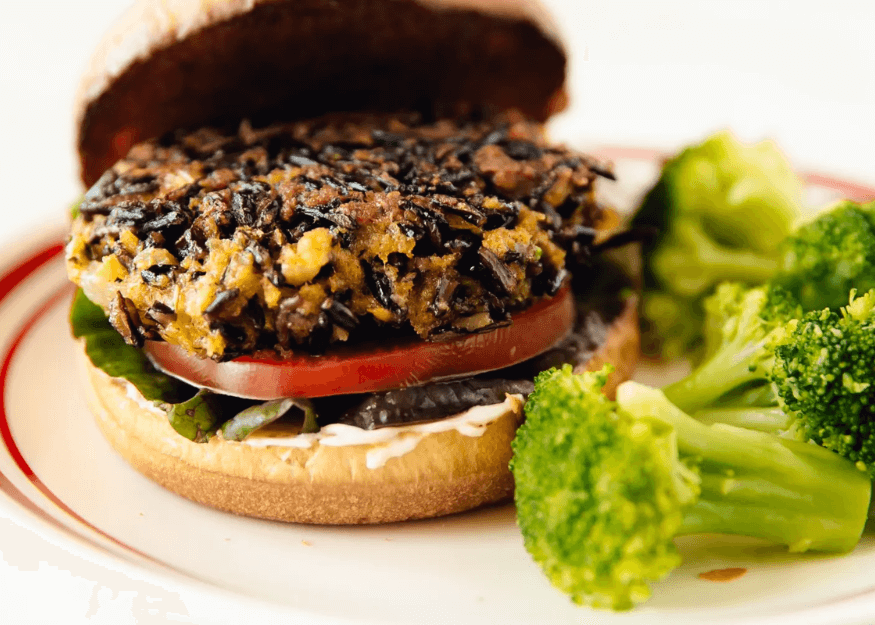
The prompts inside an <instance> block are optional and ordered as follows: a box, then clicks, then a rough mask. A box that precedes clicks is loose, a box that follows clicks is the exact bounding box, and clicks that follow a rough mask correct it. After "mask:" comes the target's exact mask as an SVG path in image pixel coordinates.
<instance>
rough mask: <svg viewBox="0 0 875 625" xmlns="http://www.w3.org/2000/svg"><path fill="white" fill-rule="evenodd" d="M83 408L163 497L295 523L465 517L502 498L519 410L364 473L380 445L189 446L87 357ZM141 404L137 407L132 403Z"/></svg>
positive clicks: (622, 340)
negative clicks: (461, 514) (459, 514)
mask: <svg viewBox="0 0 875 625" xmlns="http://www.w3.org/2000/svg"><path fill="white" fill-rule="evenodd" d="M638 350H639V336H638V317H637V312H636V301H635V299H634V298H630V299H629V300H627V303H626V307H625V309H624V310H623V312H622V314H621V315H620V316H619V317H618V318H617V319H616V320H615V321H614V322H613V323H612V325H611V326H610V328H609V331H608V333H607V334H606V336H605V340H604V343H603V344H602V345H601V346H600V347H599V349H598V350H597V351H596V352H595V353H594V355H593V357H592V359H591V360H590V365H589V367H588V368H591V369H593V368H600V367H601V366H602V364H604V363H607V362H610V363H613V364H614V365H615V367H616V371H615V373H614V374H613V375H612V377H611V379H610V380H609V383H608V387H607V388H606V392H607V393H608V394H613V392H614V391H615V389H616V386H617V385H618V384H619V383H620V382H622V381H623V380H625V379H628V377H629V376H630V375H631V373H632V369H633V367H634V365H635V362H636V360H637V358H638ZM82 362H83V363H84V366H85V370H86V372H87V377H88V380H89V382H90V383H89V384H88V385H87V387H88V389H89V393H88V394H89V397H88V401H89V405H90V407H91V409H92V411H93V412H94V414H95V416H96V417H97V423H98V425H99V426H100V429H101V430H102V431H103V433H104V435H105V436H106V438H107V440H109V442H110V444H111V445H112V446H113V447H114V448H115V449H116V450H117V451H118V452H119V453H120V454H121V455H122V456H123V457H124V458H125V459H126V460H127V461H128V462H130V463H131V464H132V465H133V466H134V467H135V468H136V469H137V470H139V471H140V472H141V473H143V474H144V475H146V476H147V477H149V478H151V479H153V480H154V481H156V482H158V483H159V484H161V485H163V486H164V487H166V488H168V489H169V490H171V491H173V492H175V493H178V494H180V495H182V496H184V497H187V498H189V499H192V500H194V501H197V502H200V503H202V504H206V505H209V506H213V507H215V508H219V509H222V510H226V511H229V512H235V513H237V514H243V515H248V516H254V517H261V518H266V519H275V520H280V521H291V522H299V523H325V524H362V523H387V522H392V521H404V520H408V519H419V518H426V517H434V516H440V515H445V514H451V513H454V512H461V511H463V510H469V509H471V508H475V507H477V506H480V505H483V504H487V503H492V502H496V501H500V500H503V499H506V498H508V497H509V496H510V495H511V493H512V491H513V478H512V476H511V473H510V471H509V470H508V462H509V461H510V456H511V449H510V443H511V440H512V439H513V437H514V435H515V433H516V429H517V427H518V426H519V424H520V422H521V420H522V403H521V402H519V401H513V400H512V399H509V400H508V402H506V404H505V406H506V409H505V410H503V411H502V412H501V413H500V414H498V415H494V418H492V419H490V420H489V422H488V424H485V425H484V427H483V429H482V434H481V435H479V436H468V435H465V434H462V433H460V431H459V430H457V429H446V430H444V431H437V432H432V433H428V434H427V435H425V436H424V437H423V438H422V439H421V440H419V442H418V444H416V446H415V447H413V449H412V450H410V451H408V452H407V453H403V454H401V455H398V456H395V457H389V458H388V459H387V460H386V461H385V463H384V464H382V466H377V467H375V468H368V455H369V452H373V451H374V450H375V449H376V448H377V447H378V446H379V445H381V444H382V443H378V444H376V445H375V444H356V445H346V446H329V445H325V444H321V443H315V444H313V445H311V446H309V447H291V446H287V445H286V446H283V445H268V446H259V447H254V446H251V445H249V444H247V443H245V442H244V443H239V442H232V441H223V440H220V439H218V438H213V439H212V440H210V442H208V443H201V444H198V443H193V442H190V441H188V440H187V439H185V438H183V437H181V436H180V435H179V434H177V433H176V432H175V431H174V430H173V429H172V428H171V427H170V425H169V423H168V421H167V418H166V417H165V416H164V415H163V414H162V413H160V412H158V411H155V410H151V409H149V408H148V407H146V406H147V405H148V404H147V402H145V400H143V399H142V398H137V397H136V394H135V393H136V391H134V390H133V387H130V386H129V385H127V384H126V383H125V382H123V381H120V380H116V379H113V378H110V377H109V376H107V375H106V374H105V373H103V372H102V371H100V370H99V369H96V368H95V367H93V366H92V365H91V363H90V362H89V361H88V359H87V358H86V357H84V356H83V358H82ZM138 399H139V401H138Z"/></svg>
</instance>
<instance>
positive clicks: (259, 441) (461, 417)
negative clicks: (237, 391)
mask: <svg viewBox="0 0 875 625" xmlns="http://www.w3.org/2000/svg"><path fill="white" fill-rule="evenodd" d="M522 403H523V398H522V396H521V395H508V396H507V399H505V400H504V402H502V403H500V404H492V405H489V406H475V407H473V408H470V409H468V410H466V411H465V412H460V413H459V414H457V415H453V416H451V417H447V418H445V419H441V420H439V421H430V422H428V423H415V424H412V425H398V426H392V427H385V428H379V429H376V430H364V429H362V428H358V427H355V426H352V425H345V424H342V423H331V424H329V425H326V426H325V427H323V428H322V429H321V430H319V431H318V432H316V433H315V434H298V435H296V436H270V435H269V434H267V435H265V434H262V433H260V432H259V431H255V432H253V433H252V434H250V435H249V436H247V437H246V439H245V440H244V441H243V444H245V445H250V446H252V447H297V448H301V449H308V448H310V447H312V446H313V445H314V444H318V445H325V446H327V447H344V446H347V445H374V446H375V447H374V448H373V449H371V450H369V451H368V452H367V454H366V456H365V458H366V466H367V467H368V468H369V469H378V468H380V467H382V466H383V465H385V464H386V462H388V460H389V459H390V458H397V457H398V456H403V455H404V454H406V453H409V452H411V451H413V450H414V449H415V448H416V446H417V445H418V444H419V442H420V441H421V440H422V439H424V438H425V437H426V436H428V435H429V434H435V433H438V432H448V431H450V430H455V431H457V432H458V433H459V434H461V435H463V436H483V434H484V433H485V432H486V428H487V427H488V426H489V424H491V423H493V422H494V421H496V420H497V419H498V418H499V417H501V416H502V415H503V414H505V413H506V412H510V411H515V410H521V409H522Z"/></svg>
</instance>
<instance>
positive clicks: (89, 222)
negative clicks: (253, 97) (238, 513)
mask: <svg viewBox="0 0 875 625" xmlns="http://www.w3.org/2000/svg"><path fill="white" fill-rule="evenodd" d="M599 175H606V176H610V174H609V173H608V172H606V171H605V170H604V169H602V168H601V167H600V166H599V165H598V163H597V162H595V161H593V160H591V159H588V158H587V157H585V156H581V155H578V154H575V153H572V152H570V151H568V150H566V149H564V148H561V147H552V146H548V145H547V144H546V142H545V140H544V137H543V132H542V127H541V126H540V125H539V124H537V123H535V122H530V121H524V120H522V119H519V118H516V117H514V116H512V115H505V116H502V117H498V118H495V119H493V120H491V121H489V122H484V121H450V120H440V121H438V122H426V121H423V120H422V119H420V118H418V117H416V116H413V115H401V116H399V115H395V116H388V115H384V116H366V115H349V114H346V115H343V116H331V117H324V118H319V119H317V120H310V121H304V122H296V123H289V124H277V125H272V126H269V127H266V128H258V129H255V128H253V127H252V126H251V125H250V124H249V123H248V122H243V123H242V124H240V126H239V128H237V129H236V130H234V131H229V132H226V131H222V130H218V129H213V128H206V129H201V130H197V131H194V132H182V131H178V132H175V133H172V134H169V135H167V136H164V137H162V138H160V139H157V140H152V141H148V142H145V143H141V144H139V145H136V146H135V147H134V148H133V149H132V150H131V151H130V152H129V153H128V155H127V157H125V158H124V159H122V160H120V161H119V162H118V163H116V164H115V165H114V166H113V167H112V168H111V169H109V170H108V171H107V172H106V173H105V174H104V175H103V176H102V177H101V178H100V180H98V182H97V183H96V184H95V185H94V186H93V187H91V189H90V190H89V191H88V192H87V193H86V195H85V198H84V200H83V202H82V203H81V205H80V207H79V209H78V216H77V217H76V219H75V221H74V224H73V228H72V234H71V240H70V245H69V246H68V257H67V261H68V271H69V274H70V276H71V278H72V279H73V280H74V281H75V282H76V283H77V284H79V285H80V286H82V287H83V289H84V290H85V292H86V294H87V295H88V297H89V298H90V299H91V300H92V301H94V302H96V303H98V304H99V305H100V306H101V307H103V308H104V310H106V311H107V312H108V313H109V318H110V321H111V322H112V325H113V326H114V327H115V328H116V329H117V330H118V331H119V333H120V334H121V335H122V336H123V337H124V338H125V340H126V341H127V342H128V343H130V344H134V345H138V346H139V345H142V344H143V341H144V340H146V339H150V340H161V339H163V340H166V341H167V342H170V343H174V344H177V345H180V346H182V347H184V348H185V349H186V350H188V351H189V352H191V353H193V354H196V355H198V356H204V357H209V358H212V359H214V360H227V359H230V358H233V357H235V356H238V355H241V354H251V353H255V352H258V351H260V350H271V351H275V352H278V353H279V354H284V353H288V352H289V351H291V350H294V351H306V352H310V353H319V352H321V351H324V350H325V349H326V348H327V347H328V346H329V345H330V344H332V343H339V342H347V341H356V340H358V339H359V338H373V337H374V336H378V335H379V332H381V331H384V330H387V331H391V332H392V333H393V335H395V336H397V335H398V334H399V332H400V333H404V332H406V333H409V334H411V335H413V334H414V333H415V334H416V335H419V336H420V337H421V338H424V339H428V340H436V339H439V338H441V337H443V336H448V335H454V334H459V333H470V332H482V331H487V330H491V329H494V328H496V327H498V326H500V325H503V324H506V323H508V322H509V319H510V314H511V313H512V312H515V311H519V310H522V309H525V308H527V307H528V306H530V305H531V304H532V303H534V302H535V301H536V300H538V299H539V298H542V297H545V296H550V295H553V294H555V293H556V292H557V291H558V289H559V288H560V287H561V286H562V284H563V283H564V282H565V280H566V276H567V274H568V272H567V270H566V256H567V255H568V253H569V252H571V253H573V254H574V255H575V256H576V257H579V256H580V255H581V254H583V255H584V256H585V255H586V252H587V249H588V247H589V246H591V245H592V244H593V243H594V242H596V241H597V240H599V238H600V236H599V231H600V230H602V229H604V228H606V227H607V226H608V224H609V222H610V221H611V217H612V213H610V211H603V210H601V209H600V208H599V207H598V205H597V204H596V202H595V200H594V196H593V181H594V179H595V178H596V177H597V176H599ZM375 333H377V334H375Z"/></svg>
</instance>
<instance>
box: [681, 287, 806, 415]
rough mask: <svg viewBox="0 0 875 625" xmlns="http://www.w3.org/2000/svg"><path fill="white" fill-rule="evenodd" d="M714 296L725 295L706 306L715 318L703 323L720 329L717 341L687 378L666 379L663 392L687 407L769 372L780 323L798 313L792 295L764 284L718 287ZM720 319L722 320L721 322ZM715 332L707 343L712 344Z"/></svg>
mask: <svg viewBox="0 0 875 625" xmlns="http://www.w3.org/2000/svg"><path fill="white" fill-rule="evenodd" d="M715 297H716V298H718V299H720V298H724V297H725V298H726V301H723V302H722V303H714V304H713V306H710V308H711V309H712V310H713V311H714V315H715V317H716V318H715V319H714V320H713V321H712V322H710V323H708V324H706V326H708V327H714V328H717V327H719V328H720V343H719V345H716V346H714V347H712V348H711V351H710V354H709V356H708V358H706V359H705V360H704V361H702V362H701V363H700V364H699V365H698V366H697V367H696V368H695V369H694V370H693V371H692V373H690V374H689V375H688V376H687V377H685V378H684V379H682V380H680V381H678V382H675V383H674V384H670V385H669V386H667V387H666V388H665V389H664V391H665V395H666V397H668V398H669V400H670V401H672V402H673V403H674V404H675V405H677V406H679V407H680V408H681V409H683V410H686V411H687V412H695V411H697V410H701V409H703V408H706V407H708V406H710V405H712V404H713V403H714V402H716V401H717V400H718V399H719V398H720V397H721V396H723V395H725V394H727V393H730V392H733V391H737V390H739V389H743V388H745V387H748V386H750V385H752V384H754V383H757V382H764V381H766V380H767V379H768V376H769V374H770V373H771V369H772V363H773V362H774V357H775V355H774V347H775V345H776V343H777V341H778V340H779V339H780V338H781V337H782V336H783V334H784V332H785V326H786V324H787V323H788V322H790V321H791V320H793V319H795V318H797V317H799V316H800V315H801V309H800V308H799V305H798V304H797V303H796V300H795V299H794V298H793V297H792V296H791V295H790V293H788V292H787V291H786V290H784V289H782V288H780V287H776V286H772V285H766V286H762V287H756V288H752V289H748V290H746V291H744V292H743V294H742V293H739V292H738V291H737V290H736V289H734V288H730V287H724V288H721V289H720V290H719V291H718V292H717V293H716V294H715ZM721 322H722V323H721ZM712 333H713V334H714V335H715V336H714V337H712V338H711V339H709V341H710V342H712V343H716V340H717V339H716V330H712Z"/></svg>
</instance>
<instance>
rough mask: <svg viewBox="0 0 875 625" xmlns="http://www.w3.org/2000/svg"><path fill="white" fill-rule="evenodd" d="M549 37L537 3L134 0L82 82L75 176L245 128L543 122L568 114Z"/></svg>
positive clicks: (557, 55)
mask: <svg viewBox="0 0 875 625" xmlns="http://www.w3.org/2000/svg"><path fill="white" fill-rule="evenodd" d="M555 32H556V30H555V27H554V26H553V24H552V23H551V22H550V21H549V18H548V16H547V13H546V11H545V10H544V9H543V7H542V6H541V5H540V4H539V3H538V2H537V1H536V0H335V1H333V2H327V1H325V0H294V1H293V0H166V1H164V2H155V1H153V0H141V1H140V2H137V3H136V4H134V5H133V6H132V7H131V9H130V10H129V11H128V12H127V13H126V14H125V15H124V16H123V17H122V18H121V19H120V20H119V22H118V23H117V24H116V25H115V27H114V28H113V30H111V31H110V32H109V33H108V34H107V35H106V37H105V38H104V40H103V42H102V43H101V44H100V46H99V47H98V49H97V51H96V53H95V55H94V56H93V58H92V61H91V63H90V65H89V68H88V70H87V71H86V73H85V75H84V77H83V80H82V82H81V84H80V89H79V95H78V98H77V106H76V111H77V116H76V119H77V124H78V127H79V139H78V148H79V152H80V157H81V165H82V180H83V181H84V182H85V184H86V186H91V184H93V183H94V182H95V181H96V180H97V178H98V177H99V176H100V175H101V174H102V173H103V171H105V170H106V169H108V168H109V167H110V166H111V165H112V164H113V163H114V162H115V161H116V160H117V159H118V158H119V157H121V156H123V155H124V154H125V153H126V152H127V150H128V148H130V147H131V146H132V145H134V144H135V143H138V142H140V141H143V140H146V139H149V138H152V137H157V136H161V135H162V134H164V133H165V132H168V131H171V130H175V129H177V128H186V127H197V126H203V125H206V124H211V123H221V122H228V121H231V122H233V123H236V122H239V121H240V120H241V119H243V118H255V119H261V120H264V119H267V120H269V121H276V120H291V119H301V118H305V117H311V116H314V115H320V114H323V113H325V112H328V111H349V110H379V111H386V112H391V111H398V110H420V111H424V112H427V113H436V114H439V115H441V116H452V115H456V114H465V113H467V112H471V111H477V110H483V109H486V110H489V111H491V112H496V111H503V110H508V109H518V110H520V111H521V112H522V113H524V114H525V115H527V116H528V117H530V118H532V119H534V120H538V121H543V120H545V119H546V118H547V117H549V116H550V115H551V114H552V113H554V112H556V111H558V110H561V109H562V108H564V105H565V95H564V90H563V89H564V80H565V55H564V52H563V50H562V48H561V46H560V45H559V44H558V43H557V40H556V36H555ZM519 85H525V89H520V88H519Z"/></svg>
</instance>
